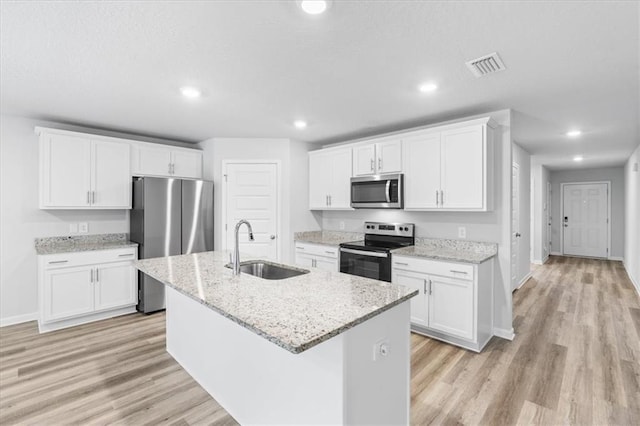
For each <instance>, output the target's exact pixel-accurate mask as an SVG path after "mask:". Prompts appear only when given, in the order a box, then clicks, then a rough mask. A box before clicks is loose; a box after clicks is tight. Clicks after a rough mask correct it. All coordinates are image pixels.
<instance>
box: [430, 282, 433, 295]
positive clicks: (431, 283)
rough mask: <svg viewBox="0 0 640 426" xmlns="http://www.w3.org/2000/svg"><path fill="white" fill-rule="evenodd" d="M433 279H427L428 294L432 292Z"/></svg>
mask: <svg viewBox="0 0 640 426" xmlns="http://www.w3.org/2000/svg"><path fill="white" fill-rule="evenodd" d="M432 287H433V281H431V280H429V295H431V293H432V291H431V290H432Z"/></svg>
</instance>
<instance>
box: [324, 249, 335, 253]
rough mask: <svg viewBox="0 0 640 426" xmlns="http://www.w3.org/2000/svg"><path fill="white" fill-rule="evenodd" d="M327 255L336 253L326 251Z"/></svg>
mask: <svg viewBox="0 0 640 426" xmlns="http://www.w3.org/2000/svg"><path fill="white" fill-rule="evenodd" d="M325 253H327V254H335V252H332V251H328V250H325Z"/></svg>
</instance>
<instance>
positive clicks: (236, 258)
mask: <svg viewBox="0 0 640 426" xmlns="http://www.w3.org/2000/svg"><path fill="white" fill-rule="evenodd" d="M243 223H244V224H245V225H247V228H248V230H249V241H253V229H251V224H250V223H249V222H248V221H246V220H244V219H242V220H241V221H240V222H238V223H236V230H235V234H236V235H235V237H236V240H235V241H236V245H235V247H234V248H233V260H232V262H233V269H232V270H233V275H240V250H239V249H238V246H239V244H238V231H240V226H241V225H242V224H243Z"/></svg>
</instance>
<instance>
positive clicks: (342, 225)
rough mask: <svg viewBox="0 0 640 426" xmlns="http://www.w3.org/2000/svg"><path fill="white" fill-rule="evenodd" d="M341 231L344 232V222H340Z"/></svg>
mask: <svg viewBox="0 0 640 426" xmlns="http://www.w3.org/2000/svg"><path fill="white" fill-rule="evenodd" d="M340 230H341V231H344V221H342V220H341V221H340Z"/></svg>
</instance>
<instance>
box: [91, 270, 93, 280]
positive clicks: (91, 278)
mask: <svg viewBox="0 0 640 426" xmlns="http://www.w3.org/2000/svg"><path fill="white" fill-rule="evenodd" d="M91 284H93V268H91Z"/></svg>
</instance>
